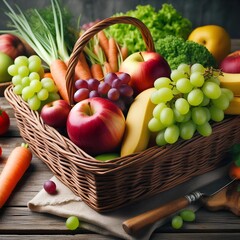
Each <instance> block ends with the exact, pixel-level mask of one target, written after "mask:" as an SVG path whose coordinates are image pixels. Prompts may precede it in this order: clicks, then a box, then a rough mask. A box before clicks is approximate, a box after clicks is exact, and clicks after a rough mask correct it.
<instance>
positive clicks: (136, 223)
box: [122, 197, 190, 235]
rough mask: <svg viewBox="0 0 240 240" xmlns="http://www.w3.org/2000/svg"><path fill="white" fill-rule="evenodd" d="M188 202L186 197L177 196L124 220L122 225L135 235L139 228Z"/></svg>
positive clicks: (165, 215)
mask: <svg viewBox="0 0 240 240" xmlns="http://www.w3.org/2000/svg"><path fill="white" fill-rule="evenodd" d="M189 203H190V202H189V200H188V199H187V198H186V197H181V198H178V199H176V200H173V201H171V202H169V203H167V204H164V205H162V206H160V207H158V208H155V209H153V210H150V211H147V212H145V213H142V214H140V215H138V216H136V217H133V218H130V219H128V220H126V221H124V222H123V224H122V227H123V229H124V230H125V232H126V233H128V234H129V235H136V234H137V233H138V232H139V231H140V230H141V229H143V228H145V227H147V226H149V225H151V224H153V223H155V222H157V221H159V220H161V219H163V218H165V217H167V216H169V215H171V214H173V213H175V212H177V211H179V210H181V209H183V208H185V207H186V206H188V205H189Z"/></svg>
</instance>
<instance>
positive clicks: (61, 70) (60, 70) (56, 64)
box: [50, 59, 69, 103]
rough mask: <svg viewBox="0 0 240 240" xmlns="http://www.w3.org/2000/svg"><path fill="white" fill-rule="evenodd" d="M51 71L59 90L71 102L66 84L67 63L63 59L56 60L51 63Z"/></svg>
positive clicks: (63, 97)
mask: <svg viewBox="0 0 240 240" xmlns="http://www.w3.org/2000/svg"><path fill="white" fill-rule="evenodd" d="M50 72H51V74H52V78H53V81H54V82H55V84H56V86H57V88H58V92H59V94H60V96H61V97H62V99H64V100H65V101H67V102H68V103H69V97H68V92H67V86H66V78H65V77H66V73H67V65H66V63H65V62H64V61H63V60H61V59H56V60H54V61H53V62H52V63H51V65H50Z"/></svg>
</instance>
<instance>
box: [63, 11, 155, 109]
mask: <svg viewBox="0 0 240 240" xmlns="http://www.w3.org/2000/svg"><path fill="white" fill-rule="evenodd" d="M117 23H125V24H131V25H134V26H135V27H137V28H138V29H139V30H140V32H141V34H142V38H143V40H144V43H145V45H146V49H147V50H148V51H155V47H154V43H153V38H152V35H151V33H150V31H149V29H148V28H147V26H146V25H145V24H144V23H143V22H142V21H141V20H139V19H137V18H134V17H129V16H120V17H110V18H106V19H104V20H102V21H100V22H98V23H96V24H95V25H93V26H92V27H91V28H89V29H88V30H87V31H86V32H84V34H83V35H81V36H80V38H79V39H78V40H77V42H76V43H75V46H74V48H73V52H72V54H71V56H70V59H69V62H68V68H67V73H66V87H67V92H68V97H69V101H70V104H71V105H72V104H73V103H74V100H73V94H74V81H73V80H72V79H74V72H75V66H76V64H77V61H78V58H79V55H80V53H81V52H83V49H84V47H85V46H86V45H87V43H88V41H89V40H90V39H91V38H92V37H93V36H94V35H96V34H97V33H98V32H100V31H101V30H103V29H105V28H107V27H109V26H111V25H113V24H117Z"/></svg>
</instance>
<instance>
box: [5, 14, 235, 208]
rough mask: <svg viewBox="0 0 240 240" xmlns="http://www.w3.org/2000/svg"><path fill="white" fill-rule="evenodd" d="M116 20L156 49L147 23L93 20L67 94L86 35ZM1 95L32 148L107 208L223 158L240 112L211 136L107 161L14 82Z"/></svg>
mask: <svg viewBox="0 0 240 240" xmlns="http://www.w3.org/2000/svg"><path fill="white" fill-rule="evenodd" d="M117 23H125V24H133V25H134V26H136V27H138V28H139V30H141V33H142V37H143V39H144V41H145V44H146V48H147V49H148V50H152V51H154V44H153V41H152V37H151V35H150V33H149V31H148V29H147V28H146V26H145V25H144V24H143V23H142V22H141V21H139V20H137V19H135V18H131V17H116V18H108V19H105V20H103V21H102V22H100V23H98V24H96V25H94V26H93V27H92V28H91V29H89V30H88V31H87V32H86V33H85V34H84V35H83V36H82V37H81V38H79V40H78V41H77V43H76V45H75V48H74V51H73V53H72V55H71V59H70V62H69V68H68V73H67V87H68V91H69V97H70V99H71V101H72V99H73V97H72V96H73V81H71V79H73V75H74V67H75V65H76V60H77V58H78V56H79V54H80V53H81V52H82V51H83V48H84V46H85V45H86V44H87V42H88V41H89V39H90V38H91V37H92V36H94V35H95V34H96V33H97V32H98V31H100V30H102V29H104V28H106V27H108V26H110V25H112V24H117ZM5 97H6V99H7V100H8V101H9V103H10V104H11V106H12V107H13V109H14V111H15V116H16V119H17V125H18V128H19V129H20V134H21V136H22V138H23V139H24V140H25V141H26V142H27V143H29V146H30V148H31V150H32V152H33V153H34V154H35V155H36V156H38V157H39V158H40V159H41V160H42V161H43V162H44V163H46V164H47V166H48V167H49V168H50V169H51V171H52V172H53V174H54V175H55V176H56V177H57V178H58V179H59V180H60V181H62V182H63V184H65V185H66V186H68V187H69V188H70V189H71V190H72V191H73V192H74V193H75V194H76V195H78V196H80V197H81V198H82V199H83V201H84V202H85V203H86V204H88V205H89V206H90V207H91V208H93V209H94V210H96V211H98V212H106V211H110V210H114V209H117V208H119V207H121V206H124V205H127V204H130V203H132V202H134V201H136V200H139V199H143V198H147V197H150V196H152V195H154V194H157V193H159V192H162V191H165V190H168V189H170V188H173V187H175V186H177V185H178V184H180V183H183V182H185V181H187V180H189V179H191V178H193V177H194V176H197V175H200V174H203V173H205V172H208V171H210V170H213V169H214V168H216V167H218V166H219V165H221V164H223V162H224V156H225V153H226V152H227V150H228V149H229V147H230V146H232V145H233V144H235V143H239V142H240V116H233V117H227V118H226V119H225V120H224V121H222V122H221V123H216V124H215V125H214V126H213V133H212V135H211V136H209V137H202V136H199V135H198V134H196V135H195V137H194V138H192V139H191V140H188V141H179V142H178V143H176V144H173V145H167V146H164V147H157V146H155V147H151V148H148V149H147V150H145V151H143V152H140V153H136V154H132V155H129V156H125V157H119V158H116V159H114V160H112V161H109V162H100V161H98V160H96V159H94V158H93V157H91V156H89V155H88V154H87V153H85V152H84V151H83V150H81V149H80V148H79V147H77V146H76V145H74V144H73V143H72V142H71V141H70V140H69V139H68V138H66V137H64V136H62V135H61V134H60V133H59V132H58V131H57V130H55V129H53V128H52V127H49V126H47V125H45V124H44V123H43V121H42V119H41V118H40V116H39V113H38V112H37V111H32V110H30V109H29V107H28V105H27V103H26V102H24V101H23V100H22V98H21V97H20V96H17V95H15V94H14V93H13V88H12V86H9V87H8V88H7V89H6V90H5Z"/></svg>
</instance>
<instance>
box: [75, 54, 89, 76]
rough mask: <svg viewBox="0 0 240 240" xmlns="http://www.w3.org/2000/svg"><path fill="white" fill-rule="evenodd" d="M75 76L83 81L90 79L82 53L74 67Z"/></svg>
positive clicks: (87, 66)
mask: <svg viewBox="0 0 240 240" xmlns="http://www.w3.org/2000/svg"><path fill="white" fill-rule="evenodd" d="M75 76H76V78H77V79H83V80H87V79H90V78H92V74H91V69H90V67H89V65H88V62H87V59H86V57H85V55H84V53H80V56H79V60H78V62H77V64H76V67H75Z"/></svg>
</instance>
